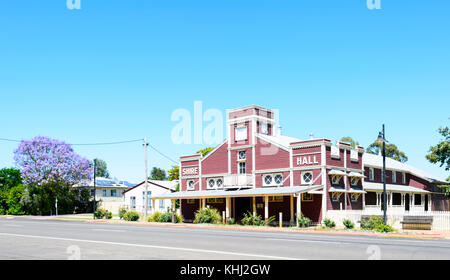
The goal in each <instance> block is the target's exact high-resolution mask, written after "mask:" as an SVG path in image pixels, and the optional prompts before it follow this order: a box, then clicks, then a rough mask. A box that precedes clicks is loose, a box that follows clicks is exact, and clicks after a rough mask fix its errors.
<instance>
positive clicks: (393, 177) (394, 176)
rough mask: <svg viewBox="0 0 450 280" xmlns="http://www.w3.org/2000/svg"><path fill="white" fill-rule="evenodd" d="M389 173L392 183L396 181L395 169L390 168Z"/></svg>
mask: <svg viewBox="0 0 450 280" xmlns="http://www.w3.org/2000/svg"><path fill="white" fill-rule="evenodd" d="M391 174H392V175H391V179H392V183H397V171H395V170H392V171H391Z"/></svg>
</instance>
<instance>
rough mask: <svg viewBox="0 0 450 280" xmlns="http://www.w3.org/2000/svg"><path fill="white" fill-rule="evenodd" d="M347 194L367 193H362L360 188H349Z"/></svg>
mask: <svg viewBox="0 0 450 280" xmlns="http://www.w3.org/2000/svg"><path fill="white" fill-rule="evenodd" d="M347 192H348V193H360V194H363V193H367V192H366V191H364V190H363V189H361V188H350V190H348V191H347Z"/></svg>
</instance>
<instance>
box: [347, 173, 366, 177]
mask: <svg viewBox="0 0 450 280" xmlns="http://www.w3.org/2000/svg"><path fill="white" fill-rule="evenodd" d="M348 176H350V177H358V178H366V176H364V175H363V174H362V173H359V172H353V171H352V172H350V173H349V174H348Z"/></svg>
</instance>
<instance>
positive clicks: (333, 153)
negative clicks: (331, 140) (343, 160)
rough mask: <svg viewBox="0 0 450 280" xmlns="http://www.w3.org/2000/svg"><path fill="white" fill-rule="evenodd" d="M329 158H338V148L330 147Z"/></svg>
mask: <svg viewBox="0 0 450 280" xmlns="http://www.w3.org/2000/svg"><path fill="white" fill-rule="evenodd" d="M331 157H333V158H339V157H340V155H339V148H338V147H336V146H331Z"/></svg>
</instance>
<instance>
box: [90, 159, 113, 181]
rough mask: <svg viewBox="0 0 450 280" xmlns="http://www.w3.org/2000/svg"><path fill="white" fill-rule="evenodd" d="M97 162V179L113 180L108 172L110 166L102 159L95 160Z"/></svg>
mask: <svg viewBox="0 0 450 280" xmlns="http://www.w3.org/2000/svg"><path fill="white" fill-rule="evenodd" d="M94 162H95V176H96V177H103V178H108V179H109V178H111V175H110V174H109V171H108V165H107V164H106V162H105V161H104V160H102V159H98V158H96V159H94Z"/></svg>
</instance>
